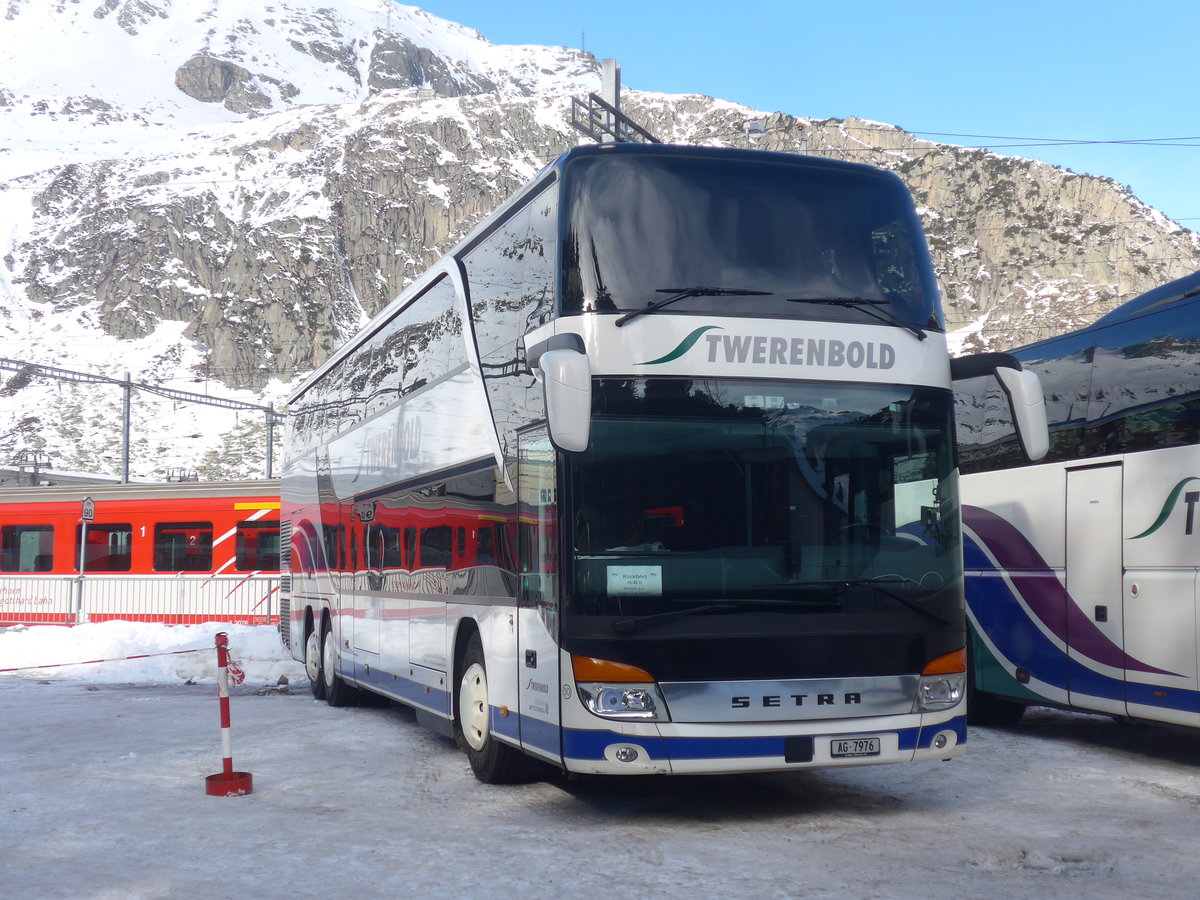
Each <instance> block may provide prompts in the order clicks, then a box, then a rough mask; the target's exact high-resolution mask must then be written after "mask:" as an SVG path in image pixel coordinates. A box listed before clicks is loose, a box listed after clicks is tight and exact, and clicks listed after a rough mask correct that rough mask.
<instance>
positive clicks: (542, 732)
mask: <svg viewBox="0 0 1200 900" xmlns="http://www.w3.org/2000/svg"><path fill="white" fill-rule="evenodd" d="M519 718H520V720H521V742H522V743H523V744H524V745H525V746H526V747H534V748H536V749H538V750H541V751H542V752H543V753H549V754H550V755H551V756H561V755H562V746H561V745H560V741H559V728H558V726H557V725H555V724H554V723H553V722H543V721H542V720H541V719H534V718H531V717H530V716H520V717H519Z"/></svg>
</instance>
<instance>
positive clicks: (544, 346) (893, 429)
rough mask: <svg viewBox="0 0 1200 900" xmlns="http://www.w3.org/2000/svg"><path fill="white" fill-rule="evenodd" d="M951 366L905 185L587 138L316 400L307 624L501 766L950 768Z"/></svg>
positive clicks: (287, 604) (294, 544) (303, 615)
mask: <svg viewBox="0 0 1200 900" xmlns="http://www.w3.org/2000/svg"><path fill="white" fill-rule="evenodd" d="M1005 363H1006V365H1005V366H1004V367H1002V368H1001V370H1000V375H1001V377H1002V378H1003V379H1004V381H1005V384H1007V385H1008V386H1009V388H1010V390H1012V391H1013V392H1014V394H1015V395H1016V396H1017V398H1018V399H1019V400H1020V401H1021V402H1020V404H1019V406H1018V409H1019V410H1021V411H1022V413H1023V414H1030V413H1032V415H1031V416H1030V418H1031V419H1033V420H1036V412H1037V408H1038V407H1037V404H1038V402H1039V396H1040V395H1038V394H1037V391H1036V379H1034V380H1033V381H1032V382H1031V380H1030V378H1029V377H1028V375H1027V373H1025V374H1022V373H1020V372H1019V371H1018V368H1019V367H1016V366H1015V364H1013V363H1012V361H1011V360H1007V361H1005ZM962 365H964V366H965V367H966V369H970V368H971V367H972V365H973V364H972V363H970V362H967V363H963V364H962ZM974 366H975V368H980V367H981V366H982V367H983V368H984V369H986V370H987V371H991V368H992V366H991V363H990V362H988V361H983V362H978V361H976V363H974ZM950 368H951V367H950V361H949V357H948V354H947V350H946V342H945V337H944V329H943V324H942V314H941V310H940V305H939V301H938V297H937V291H936V287H935V282H934V276H933V273H932V270H931V266H930V261H929V257H928V252H927V249H926V245H925V242H924V238H923V236H922V233H921V229H920V226H919V223H918V220H917V216H916V212H915V210H914V207H913V203H912V200H911V197H910V196H909V194H908V192H907V190H906V189H905V187H904V185H903V183H902V182H901V181H900V180H899V179H898V178H897V177H895V176H894V175H891V174H887V173H884V172H881V171H878V170H875V169H872V168H869V167H865V166H860V165H853V164H846V163H839V162H833V161H829V160H823V159H817V158H813V157H804V156H792V155H784V154H774V153H765V152H754V151H740V150H727V149H712V148H697V147H670V146H663V145H653V146H644V145H637V146H635V145H628V144H615V145H605V146H599V147H596V146H591V147H580V148H576V149H574V150H571V151H570V152H568V153H566V154H564V155H563V156H562V157H560V158H559V159H558V160H557V161H555V162H554V163H553V164H551V165H550V166H549V167H547V168H546V169H545V170H544V171H543V172H542V173H541V174H540V175H539V176H538V177H537V178H536V179H534V180H533V181H532V182H531V183H530V184H528V185H527V186H526V187H524V188H523V189H522V190H520V191H519V192H518V193H517V194H516V195H515V196H513V197H512V198H511V199H510V200H508V201H507V202H506V203H505V204H504V205H503V206H502V207H501V208H500V209H498V210H497V211H496V212H495V213H494V214H492V215H491V216H490V217H489V218H487V219H486V220H485V221H484V222H483V223H482V224H481V225H479V226H478V227H477V228H476V229H475V230H474V231H473V232H472V233H471V234H470V235H468V236H467V237H466V238H465V239H464V240H463V241H462V242H461V243H460V244H459V245H458V246H456V247H455V248H454V249H453V250H451V251H450V252H449V253H448V254H447V255H446V256H445V257H444V258H443V259H442V260H441V261H440V262H438V263H437V264H436V265H434V266H433V268H432V269H430V270H429V271H428V272H427V273H426V274H425V275H423V276H422V277H421V278H419V279H418V280H417V281H416V282H414V284H413V285H412V286H411V287H410V288H409V289H407V290H406V291H405V292H404V293H403V294H402V295H401V296H400V297H398V298H397V299H396V300H395V301H394V302H393V303H392V304H391V305H390V306H389V307H388V308H387V309H385V310H384V311H383V312H382V313H381V314H380V315H379V316H377V317H376V318H375V319H374V320H373V321H372V322H371V323H370V324H369V325H368V326H367V327H366V328H365V329H364V330H363V331H362V332H361V333H360V334H359V335H358V336H357V337H356V338H355V339H354V340H352V341H350V342H348V343H347V344H346V345H345V346H343V347H342V348H340V349H339V351H338V352H337V353H336V354H335V355H334V356H333V357H331V359H330V360H329V361H328V362H327V363H326V364H325V365H324V366H323V367H322V368H321V369H319V370H318V371H317V372H315V373H314V374H313V376H312V377H311V378H309V379H308V380H307V381H306V382H305V383H304V384H303V385H302V386H301V387H300V388H299V389H298V390H297V391H296V392H295V394H294V395H293V397H292V398H291V400H290V410H289V434H288V442H287V460H286V463H285V474H284V476H283V534H284V545H285V546H284V554H285V566H284V577H283V589H282V594H283V598H282V604H283V607H284V609H285V610H286V611H287V622H286V626H287V627H285V630H284V637H285V639H286V641H287V642H288V644H289V646H290V647H291V650H292V653H293V655H294V656H295V657H296V658H297V659H300V660H303V661H304V662H305V664H306V666H307V670H308V673H309V677H310V678H311V681H312V687H313V692H314V694H315V695H316V696H317V697H318V698H320V697H324V698H325V699H326V700H328V702H329V703H331V704H333V705H335V706H336V705H341V704H344V703H347V702H350V701H351V700H353V699H354V697H355V695H356V694H357V692H359V691H362V690H366V691H374V692H377V693H379V694H384V695H386V696H388V697H391V698H394V699H396V700H399V701H402V702H404V703H406V704H409V705H411V706H413V707H415V708H416V710H417V714H418V717H419V718H420V719H421V720H422V721H423V722H425V723H426V724H428V725H429V726H431V727H433V728H436V729H439V730H441V731H443V732H444V733H446V734H448V735H449V734H453V735H455V736H456V738H457V740H458V742H459V744H460V746H461V747H462V748H463V749H464V750H465V751H466V753H467V755H468V757H469V759H470V763H471V766H472V768H473V770H474V772H475V774H476V775H477V777H479V778H480V779H481V780H482V781H486V782H493V781H504V780H507V779H511V778H513V777H515V776H516V775H517V773H518V772H519V770H520V766H521V763H522V761H523V759H524V755H525V754H527V755H529V756H532V757H536V758H538V759H541V760H545V761H547V762H549V763H551V764H552V765H554V766H557V767H560V768H561V769H564V770H567V771H570V772H585V773H613V774H620V773H629V774H637V773H721V772H744V771H762V770H788V769H802V768H806V767H811V766H840V765H860V764H864V763H882V762H899V761H909V760H935V759H948V758H950V757H953V756H955V755H957V754H959V753H960V752H962V750H963V741H964V739H965V736H966V730H965V714H964V702H963V689H964V670H965V649H964V648H965V625H964V618H963V586H962V570H961V544H960V529H959V510H958V492H957V485H956V469H955V450H954V432H953V416H952V395H951V391H950V380H951V377H950V374H951V373H950ZM1035 430H1036V429H1035ZM1043 437H1044V435H1043ZM1034 443H1036V439H1034ZM289 555H290V561H286V557H288V556H289Z"/></svg>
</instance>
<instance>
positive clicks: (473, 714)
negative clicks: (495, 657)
mask: <svg viewBox="0 0 1200 900" xmlns="http://www.w3.org/2000/svg"><path fill="white" fill-rule="evenodd" d="M459 671H460V672H461V675H460V677H459V681H458V715H457V716H456V717H455V719H454V737H455V741H456V742H457V743H458V746H459V747H460V748H461V749H462V750H464V751H465V752H466V754H467V760H468V761H469V762H470V763H471V771H472V772H474V773H475V777H476V778H478V779H479V780H480V781H482V782H483V783H484V784H509V783H512V782H514V781H517V780H519V779H520V777H521V775H522V774H523V772H524V769H525V757H524V756H523V755H522V754H521V753H520V751H518V750H516V749H515V748H513V747H510V746H508V745H507V744H502V743H500V742H499V741H497V740H496V738H495V736H494V735H493V734H492V730H491V704H490V701H489V698H488V680H487V664H486V662H485V661H484V658H483V641H481V640H480V638H479V633H478V632H476V633H475V634H472V635H471V637H470V639H469V640H468V641H467V646H466V649H465V650H464V652H463V655H462V662H461V663H460V665H459Z"/></svg>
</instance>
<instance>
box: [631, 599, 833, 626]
mask: <svg viewBox="0 0 1200 900" xmlns="http://www.w3.org/2000/svg"><path fill="white" fill-rule="evenodd" d="M810 602H811V601H810ZM804 605H805V601H803V600H772V599H769V598H768V599H758V600H755V599H745V600H716V601H714V602H712V603H702V604H700V605H699V606H689V607H687V608H685V609H669V610H667V611H666V612H661V613H651V614H650V615H648V616H634V617H631V618H628V619H617V621H615V622H613V631H615V632H616V633H617V634H632V633H633V632H635V631H638V630H640V629H642V628H645V627H646V626H648V625H657V624H658V623H659V622H663V621H665V620H667V619H677V618H680V617H682V616H694V615H698V614H700V613H708V612H717V611H722V612H728V611H729V610H733V609H744V608H746V607H758V608H764V607H765V608H769V609H795V608H797V607H801V606H804Z"/></svg>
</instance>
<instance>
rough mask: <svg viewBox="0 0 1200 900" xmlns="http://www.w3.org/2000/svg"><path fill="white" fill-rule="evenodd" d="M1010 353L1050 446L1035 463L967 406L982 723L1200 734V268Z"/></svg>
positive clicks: (991, 406)
mask: <svg viewBox="0 0 1200 900" xmlns="http://www.w3.org/2000/svg"><path fill="white" fill-rule="evenodd" d="M1013 355H1014V356H1016V357H1017V358H1018V359H1019V360H1020V361H1021V362H1022V364H1023V365H1024V366H1027V367H1028V368H1029V369H1031V370H1033V371H1034V372H1036V373H1038V374H1039V375H1040V376H1041V381H1042V385H1043V387H1044V389H1045V394H1046V406H1047V413H1048V418H1049V421H1050V435H1051V440H1050V450H1049V453H1048V454H1047V456H1046V458H1045V459H1044V461H1042V462H1041V463H1039V464H1038V465H1029V464H1027V462H1026V461H1025V460H1024V459H1023V458H1022V456H1021V454H1020V453H1019V452H1018V450H1017V446H1016V444H1017V442H1016V440H1015V439H1014V438H1013V436H1012V434H1011V426H1010V423H1009V422H1008V419H1007V415H1006V412H1005V411H1004V410H1003V408H997V405H998V406H999V407H1003V403H999V404H997V403H996V402H995V401H997V400H998V399H999V398H997V397H995V396H991V397H989V396H988V395H987V393H986V392H985V391H983V390H979V391H975V392H968V393H964V394H963V395H962V405H963V409H961V410H960V424H961V425H962V426H963V432H964V433H963V434H962V436H961V440H962V444H961V448H962V463H961V464H962V470H963V472H964V474H965V477H964V478H963V488H962V491H963V502H964V507H963V519H964V524H965V528H966V536H967V540H966V566H967V602H968V608H969V615H970V624H971V634H972V641H971V648H972V657H973V660H972V661H973V669H974V673H973V688H974V689H975V690H976V691H977V692H978V693H977V694H976V696H975V697H974V698H973V699H972V711H973V713H972V718H973V720H974V719H976V718H978V719H979V720H980V721H984V722H992V723H1001V722H1006V721H1008V722H1011V721H1015V720H1016V719H1017V718H1018V717H1019V716H1020V715H1021V713H1022V711H1023V710H1024V709H1025V707H1026V705H1030V704H1033V705H1051V706H1059V707H1066V708H1071V709H1079V710H1087V711H1091V712H1099V713H1107V714H1111V715H1114V716H1119V717H1130V718H1136V719H1143V720H1148V721H1152V722H1166V723H1173V724H1178V725H1191V726H1200V682H1198V677H1200V672H1198V671H1197V667H1198V659H1200V653H1198V652H1197V647H1198V646H1200V631H1198V629H1200V618H1198V616H1197V596H1198V595H1197V591H1198V587H1200V583H1198V576H1200V552H1198V551H1200V522H1198V521H1197V515H1196V514H1197V512H1198V510H1197V503H1198V502H1200V447H1198V446H1197V445H1198V443H1200V272H1198V273H1196V274H1194V275H1190V276H1188V277H1186V278H1181V279H1179V280H1178V281H1173V282H1171V283H1170V284H1166V285H1163V286H1161V287H1159V288H1156V289H1154V290H1152V291H1150V292H1148V293H1146V294H1143V295H1142V296H1140V297H1137V298H1136V299H1134V300H1131V301H1129V302H1128V303H1126V304H1124V305H1123V306H1120V307H1118V308H1117V309H1115V310H1113V311H1112V312H1110V313H1108V314H1107V315H1105V316H1103V317H1102V318H1100V319H1099V320H1097V321H1096V322H1095V323H1094V324H1093V325H1091V326H1090V327H1087V328H1084V329H1081V330H1079V331H1075V332H1073V333H1071V334H1066V335H1062V336H1060V337H1056V338H1053V339H1051V340H1046V341H1041V342H1039V343H1036V344H1032V345H1030V346H1028V347H1022V348H1021V349H1019V350H1016V351H1013ZM967 473H969V474H967Z"/></svg>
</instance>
